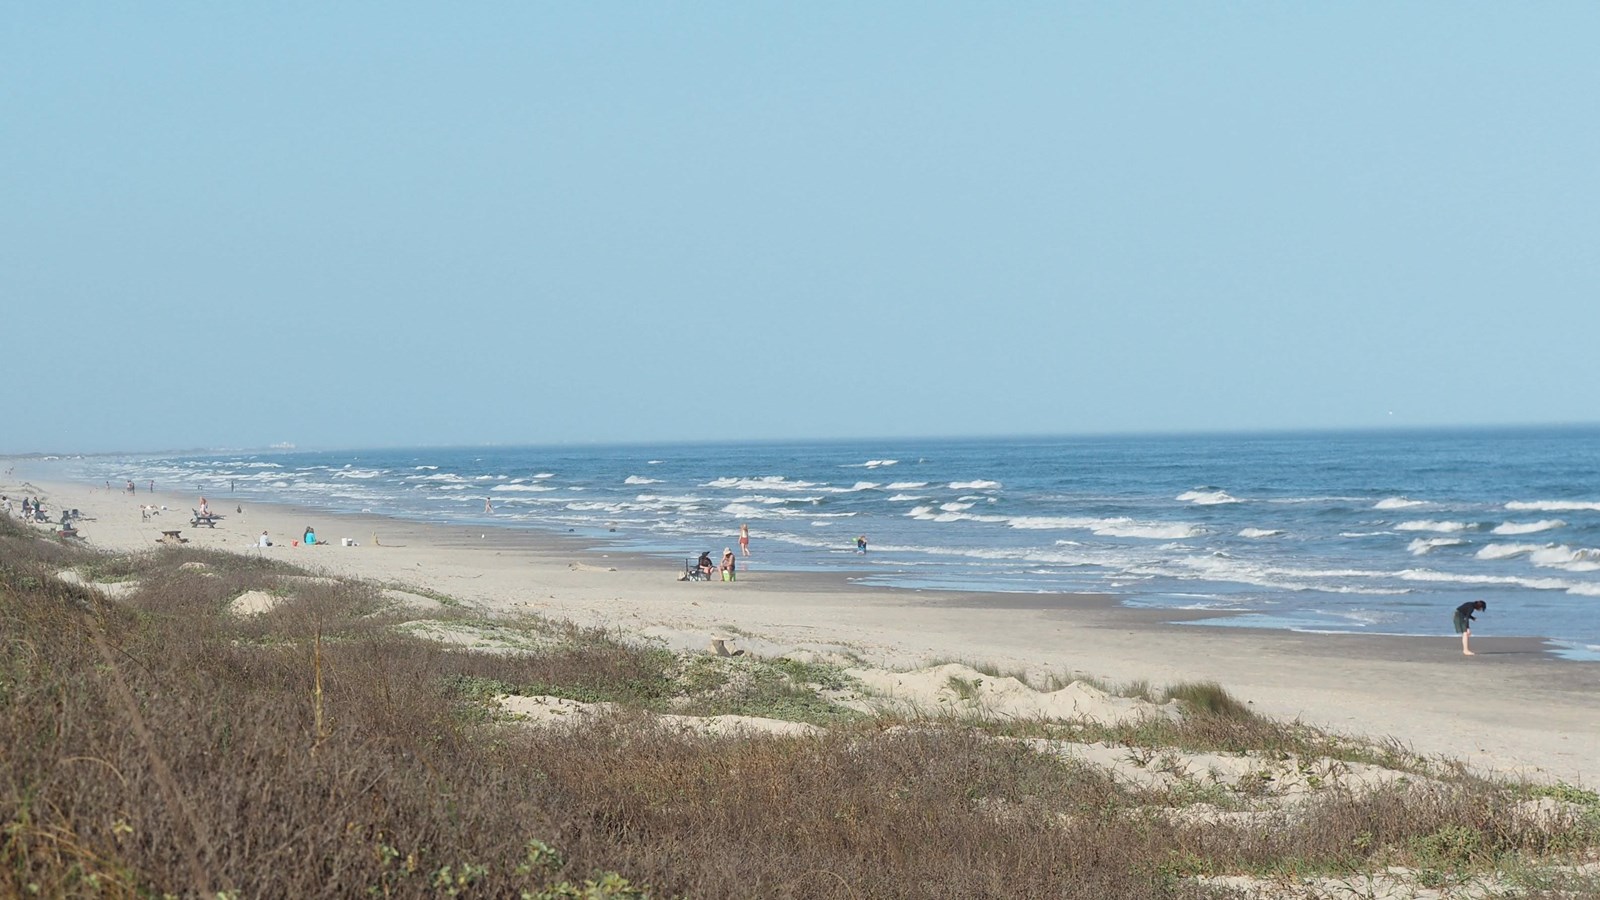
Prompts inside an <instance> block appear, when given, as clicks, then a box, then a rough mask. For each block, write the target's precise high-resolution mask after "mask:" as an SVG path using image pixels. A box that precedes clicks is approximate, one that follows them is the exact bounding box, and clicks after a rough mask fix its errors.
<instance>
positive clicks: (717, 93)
mask: <svg viewBox="0 0 1600 900" xmlns="http://www.w3.org/2000/svg"><path fill="white" fill-rule="evenodd" d="M1597 34H1600V4H1594V3H1560V2H1553V3H1543V4H1532V5H1528V4H1479V3H1399V4H1397V3H1387V2H1384V3H1362V2H1351V3H1338V4H1286V3H1238V2H1229V3H1194V4H1158V3H1062V2H1049V3H1005V4H992V3H942V2H933V3H927V2H921V3H892V2H876V3H874V2H867V3H858V2H820V3H786V4H777V3H764V2H748V0H740V2H727V3H717V2H708V3H694V4H684V3H621V2H609V3H608V2H600V3H478V4H466V5H462V4H411V3H403V2H393V3H341V4H325V3H299V4H296V3H274V4H198V3H150V2H138V3H112V2H105V3H71V2H62V3H21V2H12V0H0V336H3V339H4V341H5V344H6V346H7V348H8V350H9V352H8V353H5V354H4V357H3V358H4V359H5V362H6V365H5V366H4V370H3V374H0V408H3V409H4V410H5V412H6V415H5V417H4V419H5V424H4V425H3V426H0V452H12V453H20V452H30V451H43V452H60V451H70V452H102V451H110V450H161V449H175V448H197V447H219V448H220V447H228V448H240V447H262V446H266V445H269V444H273V443H278V442H292V443H295V444H297V445H298V446H300V447H302V448H313V447H316V448H365V447H381V446H419V445H464V444H494V443H503V444H550V443H568V442H579V443H581V442H657V441H695V440H732V441H739V440H751V441H755V440H771V439H788V438H801V439H809V438H819V439H820V438H849V437H908V436H957V435H961V436H967V435H971V436H980V435H1024V434H1026V435H1074V434H1099V433H1142V432H1157V433H1174V432H1177V433H1181V432H1190V431H1239V430H1246V431H1254V430H1305V429H1346V428H1389V427H1402V428H1425V427H1435V426H1475V425H1522V424H1542V423H1593V422H1597V421H1600V393H1597V392H1596V391H1595V390H1594V388H1595V386H1596V378H1595V375H1596V373H1597V370H1600V362H1597V360H1596V354H1595V352H1594V351H1595V349H1596V335H1600V290H1597V288H1600V163H1597V161H1600V116H1596V115H1595V112H1596V109H1597V106H1596V103H1597V101H1596V97H1597V96H1600V54H1596V53H1595V52H1594V39H1595V36H1596V35H1597Z"/></svg>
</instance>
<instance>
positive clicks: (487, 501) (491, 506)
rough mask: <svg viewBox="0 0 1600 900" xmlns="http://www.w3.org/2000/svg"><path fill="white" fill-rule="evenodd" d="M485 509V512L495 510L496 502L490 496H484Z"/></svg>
mask: <svg viewBox="0 0 1600 900" xmlns="http://www.w3.org/2000/svg"><path fill="white" fill-rule="evenodd" d="M483 511H484V513H485V514H488V513H492V512H494V503H493V502H491V499H490V498H488V497H485V498H483Z"/></svg>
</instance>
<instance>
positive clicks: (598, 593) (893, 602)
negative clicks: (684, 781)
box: [0, 460, 1600, 787]
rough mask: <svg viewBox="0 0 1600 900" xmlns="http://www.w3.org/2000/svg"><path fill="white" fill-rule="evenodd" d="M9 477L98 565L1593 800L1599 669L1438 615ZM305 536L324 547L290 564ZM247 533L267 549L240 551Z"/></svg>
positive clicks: (1599, 742)
mask: <svg viewBox="0 0 1600 900" xmlns="http://www.w3.org/2000/svg"><path fill="white" fill-rule="evenodd" d="M22 469H23V471H20V472H17V473H16V474H14V475H12V476H10V477H9V478H6V479H4V482H3V484H0V492H3V493H6V494H8V495H10V496H11V497H12V500H13V504H14V505H15V504H16V503H17V502H18V501H19V499H20V497H21V496H28V495H36V496H39V497H41V498H42V499H43V500H44V501H45V506H46V509H47V510H48V511H49V513H50V514H51V516H52V517H55V516H56V515H57V514H58V513H59V510H60V509H62V508H75V509H78V510H79V511H80V512H81V513H82V515H83V516H84V521H83V522H82V523H81V526H80V527H81V532H82V537H83V538H84V539H85V540H87V541H88V542H89V543H90V544H92V545H94V546H96V547H100V548H103V549H106V550H110V551H143V550H154V549H156V548H157V547H159V544H158V539H159V538H161V537H162V532H163V531H169V530H178V531H180V532H181V535H182V537H183V538H185V539H187V540H188V541H189V542H190V545H191V546H195V547H203V548H213V549H218V550H226V551H232V552H240V553H261V554H266V555H269V556H271V557H272V558H274V559H280V560H283V561H286V562H290V563H294V564H296V565H300V566H305V567H307V568H310V569H313V570H321V571H324V572H326V573H329V574H338V575H347V576H355V577H360V578H366V579H373V580H376V581H379V582H383V583H385V584H386V585H388V586H392V587H404V586H410V587H413V588H417V589H421V590H423V591H427V592H434V593H439V594H446V595H449V596H451V597H454V598H457V599H459V600H461V601H463V602H466V603H470V604H473V605H476V606H479V607H481V608H483V609H484V610H485V611H486V612H489V613H537V614H540V615H545V616H551V617H555V618H560V619H567V620H571V621H573V622H577V623H580V624H584V625H598V626H605V627H609V628H615V629H618V630H620V631H623V632H626V633H629V634H634V635H639V636H641V637H648V638H653V639H658V640H660V641H662V642H664V643H665V644H666V645H668V646H670V647H674V648H679V649H704V648H705V647H706V646H707V644H708V642H709V641H710V640H712V639H714V638H720V639H724V640H726V641H727V642H728V644H729V646H734V647H739V648H742V649H745V650H748V651H750V652H753V653H757V654H763V655H782V654H784V653H786V652H791V651H794V650H799V649H804V650H809V651H812V652H823V653H826V652H838V653H845V654H851V655H853V656H855V657H858V658H861V659H863V660H866V661H868V662H871V663H873V664H877V665H883V666H888V667H896V668H912V667H917V666H923V665H927V664H929V663H934V662H946V661H965V662H972V663H985V664H993V665H996V666H999V667H1001V668H1003V669H1010V670H1016V669H1022V670H1027V671H1029V672H1037V673H1045V672H1055V673H1060V674H1068V673H1070V674H1079V675H1089V676H1093V677H1095V678H1098V679H1103V680H1105V681H1109V682H1113V683H1125V682H1129V681H1134V680H1139V679H1145V680H1148V681H1149V682H1151V683H1152V684H1155V685H1162V684H1169V683H1174V682H1179V681H1205V680H1214V681H1216V682H1218V683H1220V684H1222V685H1223V686H1224V687H1226V688H1227V689H1228V690H1229V691H1230V692H1231V693H1233V694H1234V695H1235V696H1237V697H1238V698H1240V699H1241V700H1244V701H1247V702H1248V703H1250V704H1251V705H1252V707H1253V708H1254V709H1255V710H1257V711H1259V712H1261V713H1263V714H1266V715H1270V716H1274V717H1279V718H1283V719H1299V720H1301V721H1304V722H1305V723H1307V724H1311V725H1315V726H1319V727H1323V728H1327V729H1329V730H1332V731H1335V732H1339V733H1345V734H1353V735H1361V736H1367V737H1380V738H1381V737H1392V738H1394V739H1396V740H1398V741H1400V742H1401V743H1403V744H1405V745H1407V746H1409V747H1411V748H1412V749H1414V750H1416V751H1418V752H1421V753H1424V754H1430V755H1443V756H1448V757H1451V758H1456V759H1460V760H1462V761H1464V762H1466V763H1468V764H1469V765H1470V766H1472V767H1474V768H1476V769H1478V770H1481V771H1484V772H1493V773H1498V774H1503V775H1511V776H1517V777H1526V778H1530V779H1535V780H1543V781H1564V782H1568V783H1572V784H1577V785H1582V786H1588V787H1594V786H1595V785H1597V784H1600V753H1597V752H1596V750H1597V748H1600V690H1597V688H1600V664H1597V663H1584V662H1571V661H1564V660H1559V659H1555V658H1553V657H1551V656H1550V655H1548V654H1547V653H1546V652H1545V651H1544V648H1543V646H1542V645H1541V643H1540V642H1539V641H1536V640H1531V639H1526V638H1496V637H1495V635H1494V621H1493V618H1492V617H1490V618H1487V619H1485V621H1484V622H1483V624H1482V625H1481V626H1480V631H1481V633H1480V634H1475V635H1474V638H1473V646H1474V649H1475V650H1476V652H1477V656H1475V657H1473V658H1470V659H1469V658H1464V657H1463V656H1462V655H1461V653H1460V644H1459V641H1458V640H1457V639H1456V638H1455V637H1454V636H1453V635H1450V634H1448V628H1447V625H1446V623H1447V622H1448V617H1449V610H1440V612H1439V620H1440V634H1439V636H1438V637H1434V638H1409V637H1383V636H1363V635H1322V634H1302V633H1293V632H1281V631H1271V630H1264V629H1244V628H1239V629H1231V628H1214V627H1195V626H1190V625H1184V624H1182V623H1181V622H1179V621H1177V617H1175V616H1174V614H1173V613H1172V612H1171V611H1153V610H1140V609H1130V608H1125V607H1122V606H1120V605H1119V604H1117V603H1116V602H1115V601H1114V600H1112V599H1111V598H1107V597H1102V596H1093V595H1040V594H981V593H958V592H936V591H907V590H893V589H883V588H869V587H863V586H860V585H856V584H853V583H851V581H850V579H849V578H848V577H840V576H829V575H802V574H795V573H784V572H764V571H762V568H761V558H760V555H759V546H758V548H757V552H756V555H755V556H753V557H752V558H751V559H749V560H748V561H742V562H743V563H744V564H743V565H742V566H741V569H740V572H739V580H738V581H737V582H736V583H733V584H724V583H720V582H712V583H705V582H681V581H678V580H677V577H678V575H679V574H680V572H681V563H680V562H677V561H674V560H662V559H657V558H651V557H645V556H641V555H637V554H629V553H621V552H616V551H608V550H606V549H604V548H600V549H595V548H594V546H593V542H592V541H588V540H580V539H578V538H575V537H566V536H562V535H556V534H546V533H538V532H529V531H522V530H513V529H482V528H472V529H467V528H464V527H457V526H442V525H431V524H426V523H418V522H407V521H402V520H397V519H391V518H385V517H378V516H370V515H341V514H332V513H329V512H326V511H318V510H310V509H304V508H299V507H295V506H290V505H272V504H263V503H255V502H252V503H250V504H248V505H239V504H236V503H235V502H234V501H233V500H231V499H229V498H228V497H227V496H226V495H223V496H219V497H211V498H209V499H210V505H211V509H212V510H213V511H214V512H216V513H219V514H221V515H222V516H223V518H222V519H221V520H220V521H219V522H218V523H217V525H216V527H215V528H205V527H200V528H196V527H192V526H191V525H190V521H189V519H190V510H191V509H192V508H193V507H195V506H198V504H199V499H198V497H195V496H189V495H183V496H177V495H171V494H165V493H161V492H157V493H154V494H152V493H149V492H147V491H146V490H145V485H143V484H141V485H139V490H138V491H137V492H136V493H132V494H130V493H127V492H125V490H124V489H123V487H122V486H121V485H117V484H115V483H113V484H112V486H111V487H110V489H107V488H105V487H104V486H102V485H83V484H71V483H64V482H61V481H56V480H50V479H49V463H48V462H39V461H33V460H30V461H27V463H26V464H25V465H24V466H23V467H22ZM35 475H43V476H45V479H44V480H39V479H38V478H32V476H35ZM24 476H28V477H26V478H25V477H24ZM30 479H31V480H30ZM150 504H154V505H156V506H158V507H165V509H164V510H163V511H161V512H159V513H158V514H156V515H153V516H150V517H148V518H146V517H145V516H143V515H141V506H145V505H150ZM307 525H311V526H314V527H315V528H316V531H317V535H318V537H319V538H320V539H321V540H322V541H328V542H330V543H329V544H328V545H327V546H316V547H305V546H295V545H294V541H296V540H297V539H298V538H299V537H300V535H301V533H302V532H303V530H304V528H305V526H307ZM37 527H39V528H40V529H41V530H42V529H43V528H44V526H42V525H41V526H37ZM263 531H265V532H266V533H267V535H268V536H269V537H270V539H271V540H272V542H273V546H271V547H268V548H260V547H258V546H257V544H258V538H259V536H260V535H261V534H262V532H263ZM346 540H348V541H349V542H350V543H351V545H349V546H346V545H345V541H346ZM728 543H729V544H730V545H731V544H732V543H733V541H732V540H731V538H730V540H729V541H728Z"/></svg>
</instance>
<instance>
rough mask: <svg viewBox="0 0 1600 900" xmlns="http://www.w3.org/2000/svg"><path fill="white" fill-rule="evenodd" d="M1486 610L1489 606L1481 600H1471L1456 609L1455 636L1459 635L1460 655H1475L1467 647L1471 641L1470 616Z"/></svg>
mask: <svg viewBox="0 0 1600 900" xmlns="http://www.w3.org/2000/svg"><path fill="white" fill-rule="evenodd" d="M1488 608H1489V604H1487V603H1485V602H1484V601H1482V600H1473V601H1472V602H1470V603H1463V604H1461V605H1460V606H1458V607H1456V615H1455V624H1456V634H1459V635H1461V655H1463V656H1476V655H1477V654H1475V653H1473V652H1472V648H1471V647H1469V646H1468V641H1470V640H1471V639H1472V614H1473V613H1475V612H1483V611H1484V610H1486V609H1488Z"/></svg>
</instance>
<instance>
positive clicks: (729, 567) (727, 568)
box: [722, 547, 738, 581]
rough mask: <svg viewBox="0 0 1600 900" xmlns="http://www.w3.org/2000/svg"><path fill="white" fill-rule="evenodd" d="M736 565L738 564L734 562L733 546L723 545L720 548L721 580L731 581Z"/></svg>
mask: <svg viewBox="0 0 1600 900" xmlns="http://www.w3.org/2000/svg"><path fill="white" fill-rule="evenodd" d="M737 566H738V563H737V562H735V560H734V558H733V548H732V547H724V548H722V580H723V581H732V580H734V574H735V573H734V570H735V569H736V568H737Z"/></svg>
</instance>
